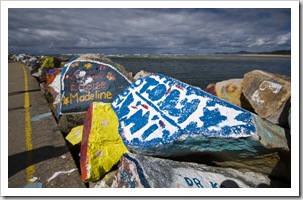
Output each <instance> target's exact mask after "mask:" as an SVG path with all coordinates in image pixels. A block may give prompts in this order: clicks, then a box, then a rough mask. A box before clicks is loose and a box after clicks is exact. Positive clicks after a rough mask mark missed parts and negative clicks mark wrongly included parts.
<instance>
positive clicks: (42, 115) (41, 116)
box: [31, 112, 52, 122]
mask: <svg viewBox="0 0 303 200" xmlns="http://www.w3.org/2000/svg"><path fill="white" fill-rule="evenodd" d="M51 115H52V113H51V112H47V113H43V114H41V115H37V116H35V117H33V118H31V121H32V122H36V121H40V120H41V119H43V118H45V117H48V116H51Z"/></svg>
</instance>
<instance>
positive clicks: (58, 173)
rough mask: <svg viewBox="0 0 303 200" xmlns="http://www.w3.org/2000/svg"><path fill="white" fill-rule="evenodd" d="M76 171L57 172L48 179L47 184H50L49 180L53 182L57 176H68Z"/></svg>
mask: <svg viewBox="0 0 303 200" xmlns="http://www.w3.org/2000/svg"><path fill="white" fill-rule="evenodd" d="M75 170H77V169H76V168H74V169H71V170H69V171H59V172H55V173H54V174H53V175H52V177H50V178H49V179H47V182H50V181H51V180H53V179H54V178H56V177H57V176H58V175H60V174H69V173H72V172H73V171H75Z"/></svg>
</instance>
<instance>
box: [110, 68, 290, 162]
mask: <svg viewBox="0 0 303 200" xmlns="http://www.w3.org/2000/svg"><path fill="white" fill-rule="evenodd" d="M112 107H113V109H114V110H115V112H116V114H117V116H118V119H119V133H120V135H121V137H122V139H123V142H124V143H125V145H126V146H127V148H128V149H129V150H131V151H133V152H137V153H140V154H146V155H157V156H165V157H168V156H178V155H186V154H189V153H197V152H204V151H211V152H222V151H234V152H237V153H238V154H241V155H242V156H244V157H245V156H255V155H257V154H259V153H261V152H262V151H267V150H268V149H282V150H285V151H288V150H289V149H288V144H287V139H286V138H285V132H284V129H283V128H281V127H279V126H275V125H273V124H271V123H269V122H267V121H265V120H262V119H260V118H259V117H258V116H256V115H254V114H252V113H250V112H248V111H246V110H244V109H242V108H239V107H237V106H235V105H233V104H230V103H228V102H226V101H223V100H221V99H219V98H217V97H215V96H213V95H211V94H209V93H207V92H204V91H203V90H200V89H198V88H196V87H193V86H190V85H187V84H185V83H182V82H180V81H178V80H175V79H172V78H170V77H167V76H164V75H161V74H152V75H151V76H148V77H145V78H143V79H138V80H136V81H135V82H133V84H132V85H131V86H129V87H128V88H127V89H125V90H124V91H123V92H122V93H120V94H119V95H118V96H117V98H116V99H115V100H114V101H113V103H112Z"/></svg>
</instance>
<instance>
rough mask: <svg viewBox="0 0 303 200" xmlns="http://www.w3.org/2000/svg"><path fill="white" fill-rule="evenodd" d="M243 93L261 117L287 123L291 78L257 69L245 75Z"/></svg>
mask: <svg viewBox="0 0 303 200" xmlns="http://www.w3.org/2000/svg"><path fill="white" fill-rule="evenodd" d="M242 87H243V94H244V96H245V97H246V98H247V100H248V101H249V103H250V104H251V106H252V107H253V108H254V110H255V112H256V113H257V114H258V115H259V116H260V117H261V118H265V119H267V120H268V121H270V122H272V123H274V124H280V125H287V117H288V110H289V108H290V96H291V84H290V79H289V78H286V77H282V76H279V75H276V74H271V73H268V72H264V71H260V70H255V71H251V72H249V73H246V74H245V75H244V77H243V83H242Z"/></svg>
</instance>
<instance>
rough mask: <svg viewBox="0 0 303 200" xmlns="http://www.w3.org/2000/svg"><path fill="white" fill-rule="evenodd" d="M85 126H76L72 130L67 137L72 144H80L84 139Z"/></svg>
mask: <svg viewBox="0 0 303 200" xmlns="http://www.w3.org/2000/svg"><path fill="white" fill-rule="evenodd" d="M82 132H83V126H76V127H74V128H73V129H72V130H71V132H70V133H69V134H68V135H67V136H66V137H65V139H66V140H67V141H69V142H70V143H71V144H72V145H76V144H80V143H81V140H82Z"/></svg>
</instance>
